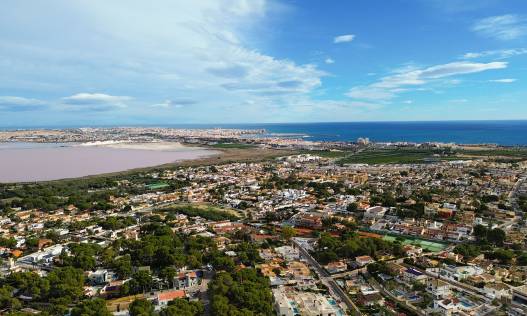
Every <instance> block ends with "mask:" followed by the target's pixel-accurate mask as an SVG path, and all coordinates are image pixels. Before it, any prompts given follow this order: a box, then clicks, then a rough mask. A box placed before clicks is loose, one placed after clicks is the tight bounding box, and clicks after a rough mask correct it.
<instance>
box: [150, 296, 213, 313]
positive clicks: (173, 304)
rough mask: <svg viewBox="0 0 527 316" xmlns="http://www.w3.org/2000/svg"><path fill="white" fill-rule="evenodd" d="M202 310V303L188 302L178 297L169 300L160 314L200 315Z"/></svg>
mask: <svg viewBox="0 0 527 316" xmlns="http://www.w3.org/2000/svg"><path fill="white" fill-rule="evenodd" d="M203 311H204V308H203V303H201V302H188V301H187V300H184V299H180V298H178V299H175V300H172V301H170V302H169V303H168V306H167V307H166V308H165V309H163V310H162V311H161V313H160V316H198V315H202V314H203Z"/></svg>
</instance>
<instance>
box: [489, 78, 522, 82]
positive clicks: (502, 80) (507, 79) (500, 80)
mask: <svg viewBox="0 0 527 316" xmlns="http://www.w3.org/2000/svg"><path fill="white" fill-rule="evenodd" d="M489 81H490V82H498V83H513V82H515V81H516V79H514V78H503V79H493V80H489Z"/></svg>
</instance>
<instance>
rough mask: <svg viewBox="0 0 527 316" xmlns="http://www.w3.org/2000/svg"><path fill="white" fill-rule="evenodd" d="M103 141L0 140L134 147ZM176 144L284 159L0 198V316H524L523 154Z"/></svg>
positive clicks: (19, 187) (23, 186) (32, 186)
mask: <svg viewBox="0 0 527 316" xmlns="http://www.w3.org/2000/svg"><path fill="white" fill-rule="evenodd" d="M121 132H122V131H121V130H119V133H121ZM150 132H151V131H145V130H141V131H140V132H138V134H137V135H136V136H134V137H132V138H133V140H134V141H151V139H150V138H145V137H146V136H145V134H148V133H150ZM98 133H99V132H97V131H96V130H95V131H94V130H90V131H89V133H88V131H83V132H82V133H81V134H82V135H84V136H79V135H81V134H76V133H74V134H72V133H63V132H52V133H51V132H50V133H47V134H46V135H45V136H42V135H41V136H35V135H29V134H27V135H25V134H24V135H18V136H13V135H10V136H9V137H10V140H11V141H13V140H16V141H20V140H24V141H31V140H30V138H32V139H33V141H35V138H34V137H37V138H36V139H39V140H37V141H41V140H40V139H41V137H44V140H45V141H55V142H64V141H108V140H119V141H121V140H124V139H130V134H129V130H127V132H126V133H124V134H119V135H120V136H118V137H112V138H110V139H108V137H106V138H104V137H98V136H93V135H98ZM100 133H103V131H101V132H100ZM104 133H108V130H104ZM162 133H165V134H166V135H168V134H169V132H166V131H164V132H162ZM174 133H175V132H174ZM87 134H90V135H91V136H90V137H88V136H86V135H87ZM176 134H177V135H178V136H177V137H175V136H174V135H175V134H170V135H172V136H174V138H172V136H170V137H169V138H170V140H172V141H182V142H186V143H199V144H202V145H208V146H216V147H215V148H222V149H224V150H228V149H229V148H230V147H232V148H250V150H253V151H255V152H256V153H258V151H259V150H263V148H276V147H280V148H287V149H289V151H287V152H285V153H284V151H279V154H277V155H276V156H273V157H266V158H265V159H261V160H250V161H222V162H221V163H218V164H214V163H211V162H209V163H206V164H203V163H201V164H196V165H192V164H186V165H174V166H166V167H160V168H150V169H147V170H139V171H130V172H125V173H120V174H117V175H107V176H106V175H101V176H95V177H89V178H82V179H71V180H59V181H52V182H48V183H12V184H9V183H6V184H0V203H1V204H0V211H1V216H0V231H1V236H2V237H1V238H0V254H1V256H2V261H1V264H2V266H1V270H0V274H1V278H0V286H1V287H0V309H1V313H2V314H5V315H33V314H40V315H112V314H113V315H132V316H135V315H286V316H295V315H324V316H337V315H446V316H449V315H475V316H483V315H518V316H519V315H525V314H526V313H527V286H526V285H525V284H526V282H527V247H526V236H527V226H526V221H525V216H524V214H525V212H527V163H526V162H525V160H523V159H522V158H521V157H519V154H518V153H523V151H521V150H519V151H518V152H515V151H514V150H511V149H503V148H498V149H496V148H494V147H493V146H490V145H489V146H487V147H484V148H483V149H482V148H472V149H471V148H466V146H465V147H462V146H457V145H453V144H379V143H378V144H373V143H370V142H369V141H368V140H367V139H359V140H358V141H357V142H354V143H346V144H344V143H332V142H325V143H317V142H309V141H302V140H300V141H298V140H293V139H282V140H280V141H278V140H277V139H276V138H274V137H264V136H262V137H254V135H261V134H265V131H260V130H255V131H243V130H233V131H227V130H223V131H222V130H216V131H211V130H208V131H199V132H198V131H186V132H181V131H179V132H177V133H176ZM50 135H55V136H50ZM72 135H77V136H72ZM112 135H115V134H112ZM123 135H125V136H123ZM245 135H251V136H250V137H248V138H247V139H246V138H245ZM92 136H93V137H92ZM13 137H15V138H13ZM50 137H51V139H50ZM156 137H159V135H156ZM167 137H168V136H166V137H161V138H162V139H164V140H167V139H168V138H167ZM218 144H219V145H221V146H218ZM246 146H250V147H246Z"/></svg>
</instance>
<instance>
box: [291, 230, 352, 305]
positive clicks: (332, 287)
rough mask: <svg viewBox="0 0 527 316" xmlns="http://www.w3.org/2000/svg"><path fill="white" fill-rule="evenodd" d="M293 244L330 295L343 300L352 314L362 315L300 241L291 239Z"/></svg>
mask: <svg viewBox="0 0 527 316" xmlns="http://www.w3.org/2000/svg"><path fill="white" fill-rule="evenodd" d="M293 244H294V245H295V246H296V247H297V248H298V249H299V251H300V255H301V257H303V258H304V259H305V260H306V261H307V262H308V264H309V265H310V266H311V267H312V268H313V269H314V270H315V272H316V273H317V275H318V277H319V278H320V281H321V282H322V284H324V285H325V286H327V288H328V289H329V292H330V293H331V295H332V296H333V297H334V298H336V299H337V301H340V302H343V303H344V304H346V306H347V307H348V310H350V311H353V314H354V315H362V313H361V312H360V310H359V308H358V307H357V305H355V303H353V301H352V300H351V299H350V297H349V296H348V294H346V292H344V291H343V290H342V288H341V287H340V286H339V285H338V284H337V282H336V281H335V280H334V279H333V278H332V277H331V275H329V273H328V272H327V271H326V270H325V269H324V268H323V267H322V266H321V265H320V264H319V263H318V262H317V261H316V260H315V258H313V257H312V256H311V254H309V252H308V251H307V250H306V249H304V248H303V247H302V245H301V244H300V243H298V242H297V241H296V240H294V239H293Z"/></svg>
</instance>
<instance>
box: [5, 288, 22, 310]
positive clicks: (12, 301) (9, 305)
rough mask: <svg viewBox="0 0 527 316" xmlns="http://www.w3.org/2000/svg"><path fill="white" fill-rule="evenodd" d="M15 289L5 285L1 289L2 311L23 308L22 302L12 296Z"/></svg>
mask: <svg viewBox="0 0 527 316" xmlns="http://www.w3.org/2000/svg"><path fill="white" fill-rule="evenodd" d="M12 292H13V288H12V287H10V286H8V285H4V286H2V287H0V309H17V308H20V307H21V304H20V301H19V300H17V299H16V298H14V297H13V295H12V294H11V293H12Z"/></svg>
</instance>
